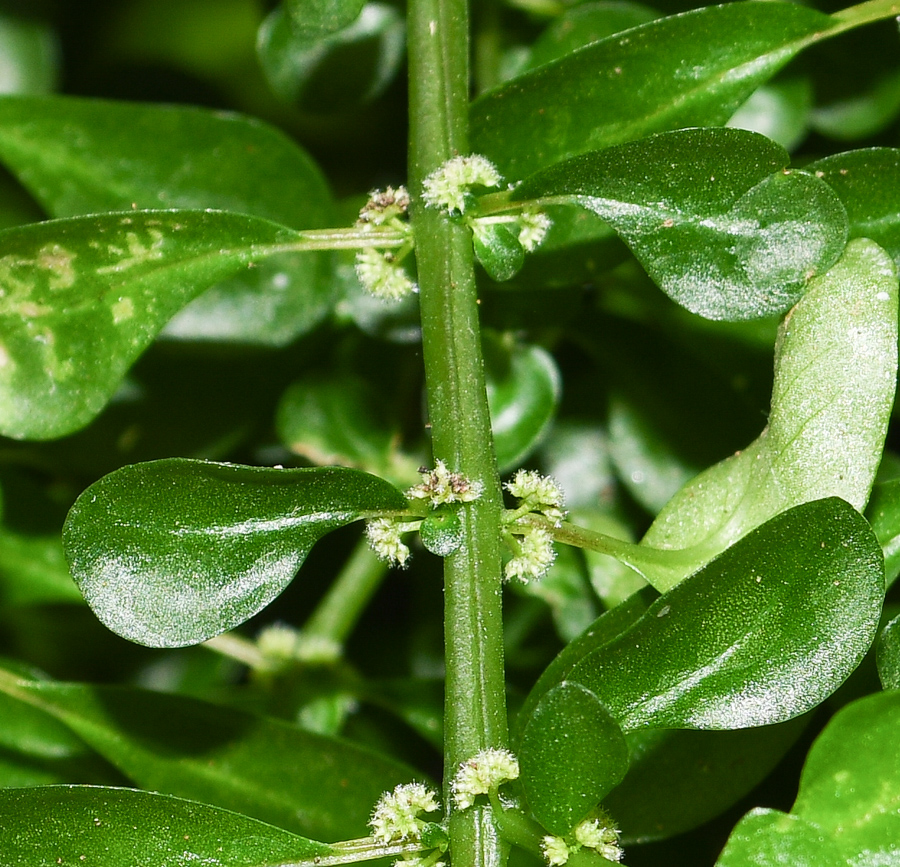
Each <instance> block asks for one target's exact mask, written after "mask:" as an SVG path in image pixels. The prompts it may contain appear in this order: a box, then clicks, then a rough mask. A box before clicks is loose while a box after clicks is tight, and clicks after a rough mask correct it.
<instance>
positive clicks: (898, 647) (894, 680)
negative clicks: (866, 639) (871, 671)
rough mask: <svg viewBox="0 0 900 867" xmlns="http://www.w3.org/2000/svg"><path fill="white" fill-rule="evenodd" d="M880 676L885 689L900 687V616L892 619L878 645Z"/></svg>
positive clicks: (877, 655)
mask: <svg viewBox="0 0 900 867" xmlns="http://www.w3.org/2000/svg"><path fill="white" fill-rule="evenodd" d="M876 660H877V663H878V677H879V679H880V680H881V685H882V686H883V687H884V688H885V689H900V617H895V618H894V619H893V620H891V621H890V622H889V623H888V624H887V625H886V626H885V627H884V629H882V630H881V635H879V636H878V644H877V646H876Z"/></svg>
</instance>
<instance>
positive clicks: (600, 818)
mask: <svg viewBox="0 0 900 867" xmlns="http://www.w3.org/2000/svg"><path fill="white" fill-rule="evenodd" d="M518 778H519V760H518V759H517V758H516V756H515V755H514V754H513V753H511V752H510V751H509V750H506V749H498V748H488V749H484V750H481V751H480V752H478V753H476V754H475V755H474V756H472V757H471V758H470V759H467V760H466V761H464V762H462V763H461V764H460V766H459V767H458V768H457V771H456V774H455V775H454V777H453V780H452V781H451V783H450V795H451V798H452V804H451V806H452V809H453V810H454V811H462V810H468V809H470V808H471V807H474V806H475V805H476V804H477V803H478V799H479V798H484V799H485V803H490V805H491V807H492V809H493V810H494V811H495V814H496V818H497V819H498V820H499V827H500V831H501V833H503V829H504V828H505V827H514V826H511V825H509V823H507V822H504V821H503V816H504V814H506V811H507V809H510V810H513V811H516V812H517V811H518V808H517V807H515V805H514V803H513V802H512V801H510V802H508V803H507V802H504V801H503V800H501V796H500V787H501V786H503V785H504V784H506V783H509V782H512V781H514V780H517V779H518ZM440 809H441V805H440V802H439V800H438V797H437V794H436V793H435V792H434V791H432V790H431V789H429V788H428V787H427V786H425V785H423V784H422V783H406V784H404V785H400V786H397V787H396V788H395V789H394V790H393V791H392V792H386V793H385V794H384V795H382V796H381V798H380V799H379V801H378V803H377V804H376V805H375V809H374V811H373V813H372V818H371V819H370V820H369V825H370V827H371V828H372V838H373V839H374V840H375V842H376V843H377V844H380V845H382V846H386V847H389V846H398V845H399V846H404V847H407V848H406V851H405V852H404V855H403V858H402V859H401V860H399V861H397V862H395V864H396V865H397V867H443V865H444V861H443V860H441V859H442V858H443V857H444V855H445V853H446V851H447V848H448V845H449V843H448V836H447V833H446V830H445V829H444V827H443V825H442V824H440V823H437V822H428V821H426V820H425V819H424V818H422V814H424V813H433V812H437V811H438V810H440ZM527 821H528V822H529V823H531V824H533V822H532V820H527ZM526 836H530V837H531V840H532V841H536V840H538V839H539V842H531V843H530V844H528V843H525V841H524V840H522V841H518V842H520V844H523V843H524V844H525V845H526V848H529V849H532V850H534V851H535V854H537V850H538V849H539V850H540V854H542V855H543V856H544V860H545V861H546V863H547V865H548V867H562V865H564V864H566V863H568V861H569V859H570V858H571V856H572V855H573V854H574V853H576V852H579V851H581V850H583V849H584V850H588V851H589V852H590V853H592V854H594V855H600V856H601V857H602V858H605V859H606V860H607V861H612V862H618V861H621V859H622V856H623V853H622V849H621V847H620V846H619V831H617V830H616V829H615V827H614V826H613V823H612V820H611V819H610V818H609V816H608V815H607V814H606V813H605V812H604V811H603V810H602V809H601V808H597V809H596V810H594V811H593V812H592V813H591V814H590V815H589V816H588V817H587V818H586V819H584V820H583V821H581V822H579V823H578V824H577V825H576V826H575V827H574V828H573V829H572V830H571V832H570V833H569V834H567V835H566V836H565V837H559V836H554V835H550V834H547V835H545V836H543V837H539V836H538V835H535V834H534V832H533V831H530V832H528V833H527V834H526ZM510 842H517V841H516V840H514V839H511V840H510ZM394 851H396V850H394Z"/></svg>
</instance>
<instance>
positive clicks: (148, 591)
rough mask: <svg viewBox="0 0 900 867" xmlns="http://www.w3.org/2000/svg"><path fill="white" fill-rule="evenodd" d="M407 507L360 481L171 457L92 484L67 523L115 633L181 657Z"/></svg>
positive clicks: (74, 564)
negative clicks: (336, 537)
mask: <svg viewBox="0 0 900 867" xmlns="http://www.w3.org/2000/svg"><path fill="white" fill-rule="evenodd" d="M405 507H406V499H405V497H404V496H403V495H402V494H401V493H400V492H399V491H398V490H397V489H396V488H394V487H393V486H391V485H390V484H388V483H387V482H385V481H382V480H381V479H379V478H376V477H375V476H370V475H368V474H366V473H363V472H360V471H359V470H352V469H346V468H341V467H334V468H323V469H318V468H316V469H300V470H284V469H269V468H261V467H244V466H237V465H233V464H216V463H207V462H204V461H193V460H183V459H179V458H172V459H167V460H161V461H153V462H149V463H145V464H136V465H134V466H128V467H123V468H122V469H120V470H117V471H116V472H114V473H111V474H110V475H108V476H105V477H104V478H102V479H100V481H98V482H96V483H95V484H93V485H91V487H89V488H88V489H87V490H86V491H85V492H84V493H82V494H81V496H80V497H79V498H78V500H77V501H76V502H75V505H74V506H73V507H72V509H71V511H70V512H69V516H68V518H67V519H66V523H65V526H64V528H63V544H64V546H65V548H66V556H67V557H68V559H69V563H70V566H71V569H72V575H73V577H74V578H75V581H76V583H77V584H78V586H79V588H80V589H81V592H82V593H83V594H84V597H85V599H86V600H87V603H88V604H89V605H90V606H91V608H92V609H93V610H94V613H95V614H96V615H97V617H99V618H100V620H101V621H102V622H103V623H104V624H106V626H108V627H109V628H110V629H112V630H113V632H116V633H118V634H119V635H122V636H124V637H125V638H128V639H130V640H131V641H136V642H138V643H139V644H147V645H149V646H151V647H180V646H183V645H186V644H196V643H198V642H201V641H205V640H206V639H208V638H211V637H212V636H214V635H218V634H220V633H222V632H225V631H226V630H228V629H232V628H234V627H235V626H237V625H238V624H240V623H243V622H244V621H245V620H247V619H249V618H250V617H252V616H253V615H254V614H256V613H257V612H259V611H261V610H262V609H263V608H265V607H266V606H267V605H268V604H269V603H270V602H271V601H272V600H273V599H274V598H275V597H276V596H278V594H279V593H281V591H282V590H284V588H285V587H286V586H287V585H288V584H289V583H290V581H291V580H292V579H293V577H294V575H295V574H296V572H297V570H298V569H299V568H300V565H301V564H302V563H303V561H304V560H305V559H306V555H307V554H308V553H309V550H310V548H312V546H313V544H314V543H315V542H316V541H317V540H318V539H319V538H320V537H322V536H324V535H325V534H326V533H328V532H330V531H331V530H334V529H336V528H337V527H341V526H343V525H344V524H349V523H350V522H351V521H355V520H357V519H358V518H361V517H364V516H366V515H367V514H372V513H378V512H382V511H397V510H400V509H403V508H405Z"/></svg>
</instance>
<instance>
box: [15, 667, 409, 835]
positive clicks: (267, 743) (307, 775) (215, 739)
mask: <svg viewBox="0 0 900 867" xmlns="http://www.w3.org/2000/svg"><path fill="white" fill-rule="evenodd" d="M0 690H2V691H3V692H5V693H7V694H8V695H11V696H13V697H15V698H17V699H19V700H20V701H23V702H25V703H27V704H30V705H32V706H34V707H36V708H39V709H40V710H42V711H43V712H44V713H46V714H49V715H50V716H51V717H53V718H55V719H57V720H59V721H61V722H63V723H64V724H65V725H66V726H68V728H70V729H71V730H72V731H73V732H74V733H75V734H77V735H78V736H79V737H80V738H82V739H83V740H84V741H85V743H87V744H88V745H89V746H90V747H91V748H93V749H94V750H96V751H97V752H98V753H99V754H100V755H102V756H103V757H104V758H105V759H106V760H107V761H109V762H111V763H112V764H113V765H115V766H116V767H117V768H119V770H121V771H122V772H123V773H124V774H125V775H126V776H127V777H128V778H129V779H131V780H132V781H134V783H135V784H136V785H138V786H140V787H141V788H146V789H152V790H156V791H161V792H165V793H167V794H172V795H177V796H179V797H184V798H192V799H195V800H197V801H201V802H203V803H208V804H213V805H215V806H218V807H222V808H225V809H229V810H235V811H236V812H240V813H244V814H246V815H248V816H253V817H254V818H256V819H260V820H262V821H265V822H271V823H272V824H274V825H278V826H279V827H281V828H286V829H288V830H290V831H294V832H297V833H301V834H305V835H309V836H312V837H316V838H324V839H328V840H332V839H333V840H340V839H348V838H351V837H358V836H361V835H362V834H364V833H365V832H366V823H367V821H368V818H369V815H370V813H371V811H372V806H373V804H375V802H376V801H377V800H378V797H379V796H380V795H381V793H382V792H384V791H387V790H390V789H392V788H393V787H394V786H396V785H397V784H398V783H401V782H408V781H409V780H410V779H411V778H412V777H413V776H415V775H416V774H415V771H413V770H412V769H411V768H409V767H406V766H405V765H402V764H400V763H399V762H396V761H394V760H392V759H389V758H386V757H383V756H381V755H379V754H378V753H375V752H373V751H370V750H367V749H364V748H362V747H359V746H356V745H354V744H352V743H349V742H347V741H339V740H336V739H333V738H328V737H325V736H323V735H318V734H313V733H312V732H308V731H305V730H303V729H301V728H299V727H298V726H294V725H291V724H290V723H286V722H281V721H279V720H274V719H268V718H266V717H263V716H258V715H256V714H251V713H247V712H245V711H241V710H238V709H236V708H234V707H224V706H222V707H220V706H217V705H214V704H209V703H207V702H202V701H197V700H196V699H191V698H185V697H182V696H176V695H167V694H165V693H158V692H149V691H146V690H140V689H133V688H126V687H102V686H82V685H80V684H63V683H49V682H41V683H35V682H28V681H17V680H16V679H15V678H14V677H12V676H11V675H9V674H8V673H6V672H0ZM419 776H420V775H419Z"/></svg>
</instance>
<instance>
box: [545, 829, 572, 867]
mask: <svg viewBox="0 0 900 867" xmlns="http://www.w3.org/2000/svg"><path fill="white" fill-rule="evenodd" d="M541 852H543V853H544V858H546V859H547V864H548V865H549V867H562V865H563V864H565V863H566V862H567V861H568V860H569V855H571V854H572V853H571V850H570V849H569V847H568V845H566V841H565V840H563V838H562V837H554V836H552V835H551V834H548V835H547V836H546V837H544V839H543V840H541Z"/></svg>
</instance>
